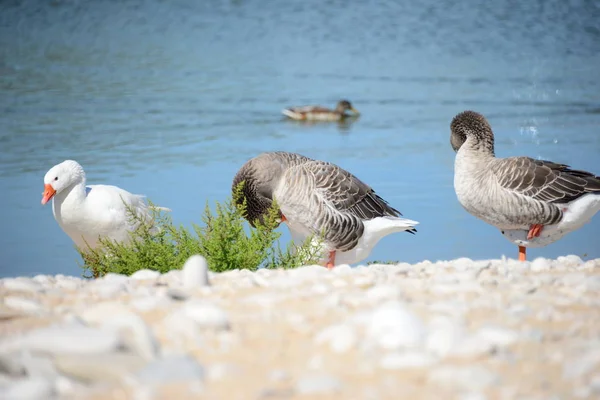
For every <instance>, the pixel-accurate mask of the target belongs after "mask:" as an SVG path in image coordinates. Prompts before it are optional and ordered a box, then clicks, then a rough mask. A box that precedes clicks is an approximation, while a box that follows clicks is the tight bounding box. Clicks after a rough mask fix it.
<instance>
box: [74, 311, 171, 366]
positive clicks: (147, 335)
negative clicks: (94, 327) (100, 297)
mask: <svg viewBox="0 0 600 400" xmlns="http://www.w3.org/2000/svg"><path fill="white" fill-rule="evenodd" d="M81 317H82V319H83V320H84V321H86V322H87V323H90V324H94V323H95V324H100V325H102V326H103V327H109V328H115V329H117V330H125V331H126V333H127V335H121V338H122V339H123V342H124V344H125V345H126V346H127V347H129V348H131V349H133V350H134V351H135V352H136V353H137V354H139V355H140V356H142V357H143V358H144V359H145V360H147V361H149V360H153V359H154V358H156V355H157V354H158V350H159V345H158V341H157V340H156V338H155V337H154V334H153V332H152V330H151V329H150V327H149V326H148V325H147V324H146V323H145V322H144V320H143V319H142V318H141V317H140V316H139V315H137V314H135V313H133V312H132V311H130V310H129V309H127V308H126V307H124V306H123V305H122V304H121V303H116V302H113V303H101V304H98V305H96V306H94V307H92V308H90V309H88V310H86V311H85V312H84V313H83V314H82V315H81Z"/></svg>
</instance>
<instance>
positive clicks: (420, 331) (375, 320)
mask: <svg viewBox="0 0 600 400" xmlns="http://www.w3.org/2000/svg"><path fill="white" fill-rule="evenodd" d="M367 334H368V337H369V338H370V339H371V340H372V341H373V342H375V343H377V344H378V345H379V346H380V347H382V348H385V349H390V350H395V349H399V348H403V347H404V348H414V347H417V346H419V345H420V344H421V341H422V338H423V336H424V334H425V330H424V328H423V325H422V323H421V321H420V320H419V319H418V318H417V317H416V316H415V315H413V314H412V313H411V312H410V311H408V310H407V309H406V308H405V307H404V305H402V304H401V303H400V302H397V301H391V302H387V303H384V304H382V305H381V306H379V307H378V308H376V309H375V311H374V312H373V314H372V316H371V320H370V321H369V325H368V327H367Z"/></svg>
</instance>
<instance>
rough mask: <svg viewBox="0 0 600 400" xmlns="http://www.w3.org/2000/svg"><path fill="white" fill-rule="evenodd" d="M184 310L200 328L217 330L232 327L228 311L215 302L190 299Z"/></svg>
mask: <svg viewBox="0 0 600 400" xmlns="http://www.w3.org/2000/svg"><path fill="white" fill-rule="evenodd" d="M183 312H184V313H185V315H186V316H187V317H188V318H190V319H192V320H193V321H194V322H195V323H196V325H197V326H198V327H199V328H205V329H215V330H227V329H229V328H230V325H229V317H228V316H227V313H225V311H223V310H222V309H221V308H220V307H218V306H216V305H214V304H211V303H207V302H203V301H190V302H188V303H187V304H186V305H185V306H184V308H183Z"/></svg>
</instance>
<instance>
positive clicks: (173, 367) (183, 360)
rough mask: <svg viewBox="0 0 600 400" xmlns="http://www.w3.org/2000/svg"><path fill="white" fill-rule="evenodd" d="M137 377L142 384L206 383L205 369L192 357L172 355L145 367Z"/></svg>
mask: <svg viewBox="0 0 600 400" xmlns="http://www.w3.org/2000/svg"><path fill="white" fill-rule="evenodd" d="M136 377H137V379H138V381H139V382H140V383H142V384H149V385H156V384H170V383H175V382H181V381H194V382H198V383H202V382H204V379H205V377H206V373H205V371H204V367H203V366H202V365H200V364H198V362H197V361H196V360H195V359H194V358H193V357H191V356H187V355H172V356H167V357H164V358H160V359H158V360H156V361H153V362H151V363H150V364H148V365H146V366H145V367H143V368H142V369H141V370H140V371H138V372H137V374H136Z"/></svg>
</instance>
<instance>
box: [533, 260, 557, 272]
mask: <svg viewBox="0 0 600 400" xmlns="http://www.w3.org/2000/svg"><path fill="white" fill-rule="evenodd" d="M551 266H552V263H551V261H550V260H548V259H546V258H543V257H538V258H536V259H535V260H533V261H532V262H531V270H532V271H533V272H542V271H548V270H549V269H550V267H551Z"/></svg>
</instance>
